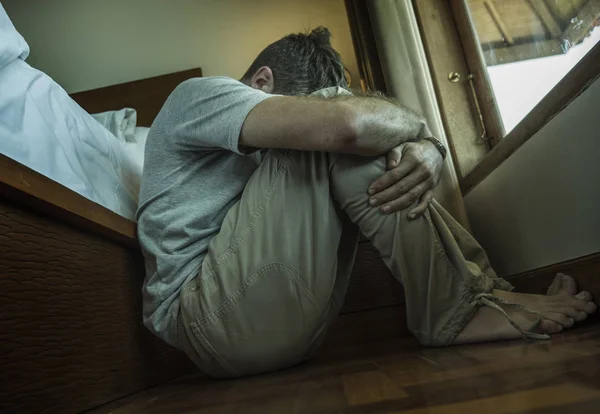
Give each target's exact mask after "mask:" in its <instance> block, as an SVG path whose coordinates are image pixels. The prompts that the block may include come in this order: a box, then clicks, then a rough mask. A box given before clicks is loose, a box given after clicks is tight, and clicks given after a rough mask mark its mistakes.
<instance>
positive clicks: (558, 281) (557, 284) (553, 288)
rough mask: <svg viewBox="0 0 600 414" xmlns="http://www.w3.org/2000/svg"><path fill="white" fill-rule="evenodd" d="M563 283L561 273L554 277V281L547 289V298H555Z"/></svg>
mask: <svg viewBox="0 0 600 414" xmlns="http://www.w3.org/2000/svg"><path fill="white" fill-rule="evenodd" d="M563 281H564V278H563V277H562V274H561V273H559V274H557V275H556V276H555V277H554V280H553V281H552V284H551V285H550V287H549V288H548V291H547V292H546V294H547V295H548V296H557V295H558V294H559V293H560V291H561V289H562V286H563Z"/></svg>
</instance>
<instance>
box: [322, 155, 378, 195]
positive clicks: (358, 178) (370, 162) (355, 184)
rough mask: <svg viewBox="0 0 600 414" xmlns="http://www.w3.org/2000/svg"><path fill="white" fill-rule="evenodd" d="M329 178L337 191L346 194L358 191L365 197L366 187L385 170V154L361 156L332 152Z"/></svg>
mask: <svg viewBox="0 0 600 414" xmlns="http://www.w3.org/2000/svg"><path fill="white" fill-rule="evenodd" d="M332 157H333V159H332V167H331V179H332V181H333V183H334V186H335V188H336V190H337V191H339V192H340V193H342V194H345V195H348V194H351V193H356V192H359V193H360V194H361V195H364V196H365V197H367V189H368V188H369V186H370V185H371V184H373V182H374V181H375V180H377V179H378V178H379V177H381V176H382V175H383V174H384V173H385V171H386V160H385V156H379V157H361V156H357V155H348V154H334V155H333V156H332Z"/></svg>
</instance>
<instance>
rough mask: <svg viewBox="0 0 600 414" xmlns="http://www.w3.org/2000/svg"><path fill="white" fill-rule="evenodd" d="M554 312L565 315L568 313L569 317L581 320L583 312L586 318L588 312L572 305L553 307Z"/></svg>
mask: <svg viewBox="0 0 600 414" xmlns="http://www.w3.org/2000/svg"><path fill="white" fill-rule="evenodd" d="M552 310H553V311H554V312H556V313H562V314H563V315H566V316H567V318H571V319H574V320H576V321H579V320H581V314H582V313H583V314H584V315H585V317H584V318H583V319H585V318H587V313H585V312H583V311H580V310H579V309H576V308H574V307H572V306H565V307H561V308H557V309H552Z"/></svg>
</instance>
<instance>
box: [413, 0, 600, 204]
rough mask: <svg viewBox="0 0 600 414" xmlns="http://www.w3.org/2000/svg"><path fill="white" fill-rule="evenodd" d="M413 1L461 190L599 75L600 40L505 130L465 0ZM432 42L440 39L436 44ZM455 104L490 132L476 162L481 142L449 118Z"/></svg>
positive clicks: (482, 176) (467, 188)
mask: <svg viewBox="0 0 600 414" xmlns="http://www.w3.org/2000/svg"><path fill="white" fill-rule="evenodd" d="M413 7H414V9H415V14H416V15H417V20H418V21H419V26H420V27H419V28H420V30H421V37H422V39H423V43H424V46H425V50H426V54H427V59H428V63H429V66H430V70H431V72H432V77H433V80H434V84H435V86H436V88H435V89H436V94H437V98H438V103H439V105H440V110H441V113H442V119H443V120H444V127H445V128H446V133H447V135H448V138H449V140H450V142H451V146H452V147H453V148H452V153H453V155H454V157H455V161H456V165H457V174H458V177H459V183H460V187H461V191H462V193H463V196H464V195H466V194H468V193H469V191H471V190H472V189H473V188H474V187H475V186H476V185H477V184H479V183H480V182H481V181H483V180H484V179H485V178H486V177H487V176H488V175H489V174H491V173H492V172H493V171H494V170H495V169H496V168H498V166H500V165H501V164H502V163H503V162H504V161H505V160H506V159H508V158H509V157H510V156H511V155H512V154H513V153H514V152H515V151H517V150H518V149H519V148H520V147H521V146H522V145H523V144H524V143H525V142H527V140H528V139H529V138H531V137H532V136H533V135H535V133H536V132H538V131H539V130H540V129H541V128H542V127H543V126H544V125H546V124H547V123H548V122H549V121H550V120H551V119H552V118H553V117H554V116H555V115H556V114H557V113H559V112H560V111H561V110H562V109H563V108H564V107H566V106H567V105H568V104H569V103H570V102H571V101H573V100H574V99H575V98H576V97H577V96H579V95H580V94H581V93H582V92H583V91H584V90H585V89H587V87H589V86H590V85H591V84H592V83H593V82H594V81H596V80H597V79H598V78H599V77H600V43H598V44H596V45H595V46H594V47H593V48H592V49H591V50H590V52H588V54H587V55H586V56H584V57H583V58H582V59H581V61H579V62H578V63H577V64H576V65H575V67H574V68H573V69H571V71H569V72H568V73H567V74H566V75H565V76H564V77H563V78H562V80H561V81H560V82H558V83H557V84H556V85H555V86H554V88H553V89H552V90H551V91H550V92H549V93H548V94H547V95H546V96H545V97H544V98H543V99H542V100H541V101H540V102H539V103H538V104H537V105H536V106H535V107H534V108H533V109H532V110H531V111H530V112H529V113H528V114H527V115H526V116H525V117H524V118H523V119H522V120H521V122H519V124H517V125H516V126H515V127H514V128H513V129H512V130H511V131H510V132H509V133H508V134H506V135H504V126H503V123H502V119H501V117H500V112H499V110H498V107H497V105H496V101H495V98H494V93H493V89H492V87H491V83H490V81H489V78H488V75H487V69H486V65H485V61H484V59H483V53H482V51H481V48H480V47H479V42H478V39H477V35H476V32H475V28H474V26H473V23H472V20H471V18H470V12H469V8H468V5H467V0H413ZM440 25H445V26H446V33H445V36H442V35H440V34H439V33H437V34H436V33H435V31H436V27H438V26H440ZM451 25H454V31H455V33H449V31H450V29H449V26H451ZM432 42H438V44H436V45H433V44H432ZM435 50H444V51H447V53H448V54H454V55H455V56H452V59H449V58H448V56H442V54H440V53H435ZM449 60H454V62H455V64H456V62H458V63H460V62H462V67H461V65H460V64H457V68H456V69H451V68H450V67H449V66H448V61H449ZM452 71H454V72H457V73H459V74H460V80H459V81H458V82H456V83H452V82H450V81H449V73H450V72H452ZM469 74H472V75H473V77H472V81H473V84H472V85H471V84H470V83H469V80H468V76H469ZM465 78H466V79H465ZM469 92H470V93H469ZM465 96H467V97H468V98H465ZM451 105H454V106H457V105H462V109H461V111H462V115H463V116H470V117H471V118H472V120H473V122H471V123H470V124H469V125H468V126H469V128H468V129H469V131H472V130H473V128H474V127H473V125H475V128H476V130H477V131H478V133H479V134H480V135H481V133H482V132H483V131H485V132H486V135H487V137H488V138H489V139H488V140H487V143H488V144H489V146H488V148H487V150H486V151H485V153H482V151H481V150H480V149H479V150H476V151H475V157H476V160H475V161H476V162H474V160H473V151H474V150H473V149H474V148H476V146H477V145H478V143H476V142H475V141H473V139H472V137H471V138H469V137H467V138H465V137H463V136H461V135H460V133H459V132H460V129H458V128H457V127H456V126H455V125H454V124H455V122H453V119H451V117H453V116H455V113H456V111H457V109H456V108H454V109H452V108H449V107H450V106H451ZM478 121H479V122H478ZM465 141H467V142H465ZM465 149H466V150H465ZM465 151H467V152H470V155H471V156H470V157H469V156H467V155H468V154H467V155H466V154H465Z"/></svg>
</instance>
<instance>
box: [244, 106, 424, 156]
mask: <svg viewBox="0 0 600 414" xmlns="http://www.w3.org/2000/svg"><path fill="white" fill-rule="evenodd" d="M430 136H431V134H430V132H429V130H428V129H427V126H426V125H425V122H424V120H423V118H422V117H420V116H419V115H417V114H416V113H414V112H413V111H411V110H409V109H407V108H404V107H402V106H401V105H399V104H396V103H393V102H392V101H389V100H387V99H382V98H376V97H354V96H336V97H333V98H322V97H315V96H307V97H286V96H281V97H273V98H270V99H267V100H265V101H263V102H261V103H260V104H258V105H257V106H256V107H255V108H254V109H253V110H252V111H251V112H250V114H249V115H248V116H247V117H246V120H245V121H244V124H243V127H242V131H241V134H240V145H242V146H245V147H254V148H282V149H296V150H306V151H329V152H342V153H349V154H357V155H365V156H374V155H382V154H385V153H386V152H388V151H389V150H390V149H392V148H394V147H397V146H398V145H400V144H402V143H404V142H407V141H410V140H415V139H420V138H427V137H430Z"/></svg>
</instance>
